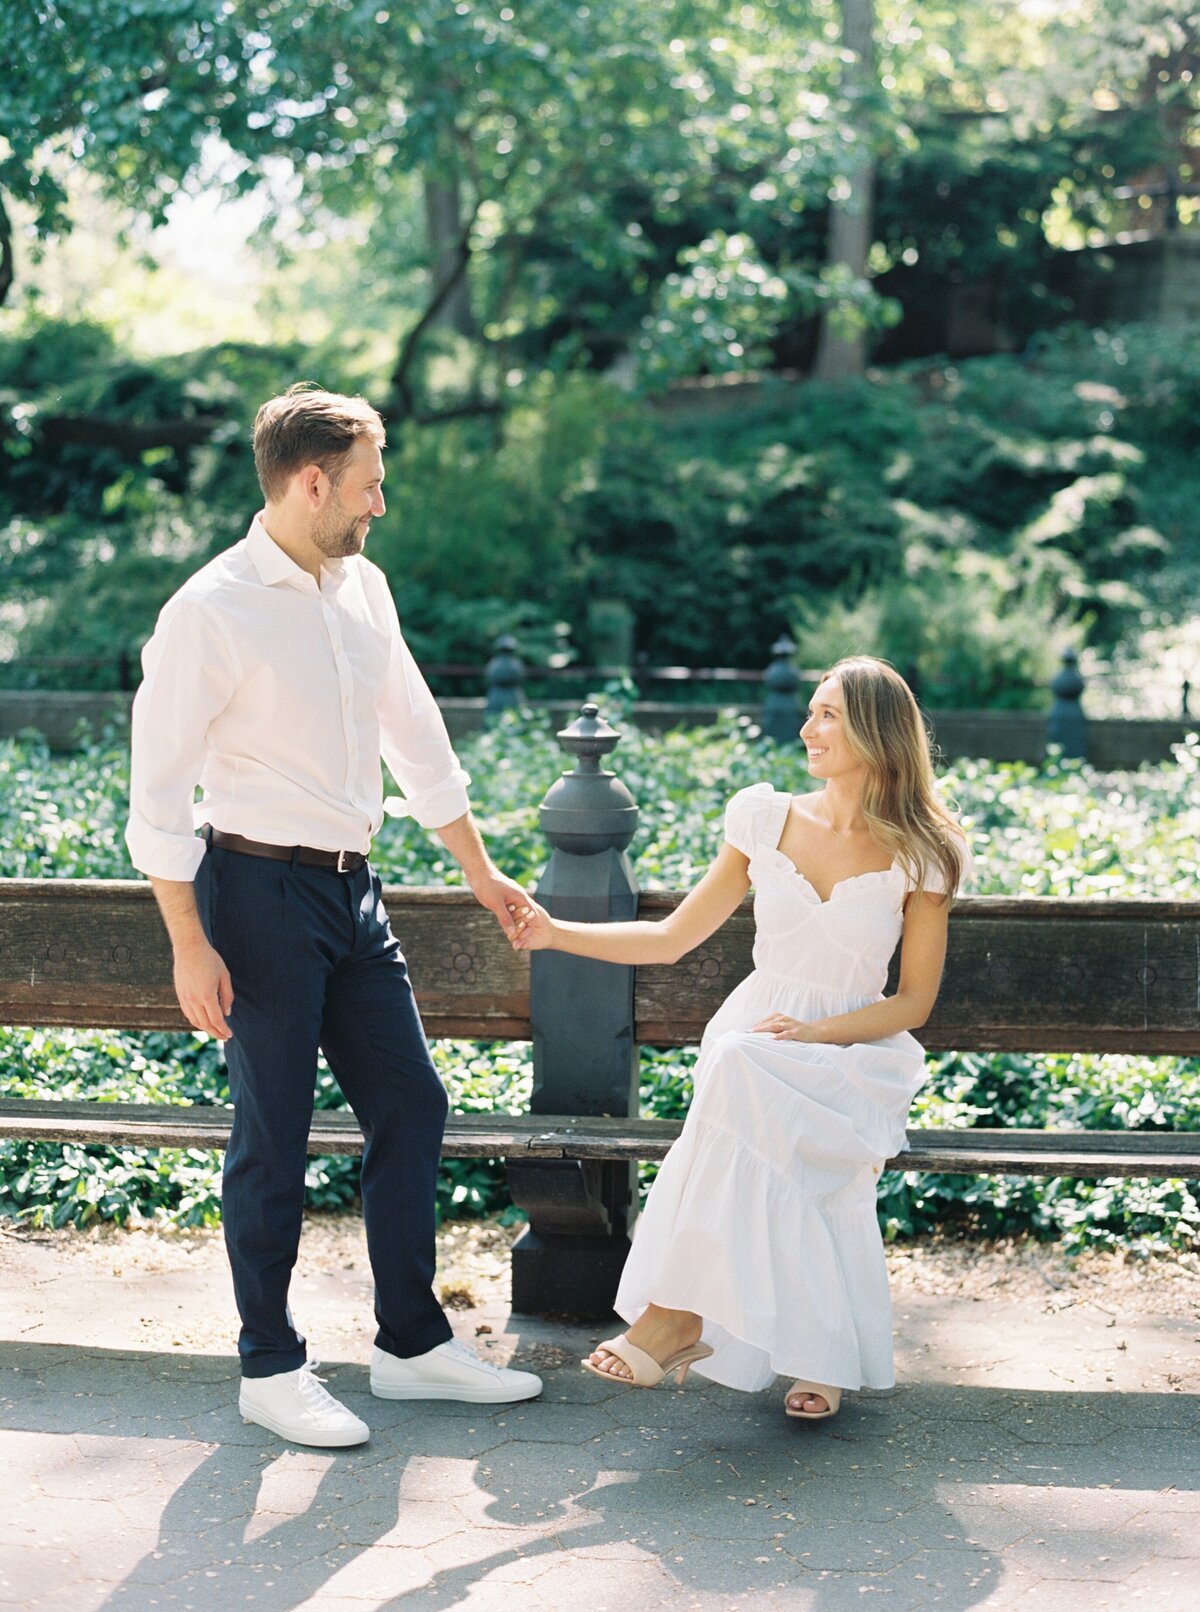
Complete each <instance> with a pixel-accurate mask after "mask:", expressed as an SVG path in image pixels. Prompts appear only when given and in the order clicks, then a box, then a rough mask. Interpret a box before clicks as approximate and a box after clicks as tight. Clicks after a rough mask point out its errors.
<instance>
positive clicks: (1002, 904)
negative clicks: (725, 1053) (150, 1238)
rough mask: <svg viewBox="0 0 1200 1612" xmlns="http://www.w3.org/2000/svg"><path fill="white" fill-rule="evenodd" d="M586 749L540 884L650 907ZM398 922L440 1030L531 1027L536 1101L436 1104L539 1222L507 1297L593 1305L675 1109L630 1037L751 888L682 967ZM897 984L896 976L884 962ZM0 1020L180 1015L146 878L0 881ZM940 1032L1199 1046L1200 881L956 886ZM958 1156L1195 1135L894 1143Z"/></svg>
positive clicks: (727, 936)
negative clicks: (1042, 890)
mask: <svg viewBox="0 0 1200 1612" xmlns="http://www.w3.org/2000/svg"><path fill="white" fill-rule="evenodd" d="M559 739H560V742H561V743H562V745H563V748H564V749H566V750H568V751H569V752H570V753H571V754H573V755H575V757H576V758H577V765H576V767H575V769H574V770H573V771H572V772H568V773H566V774H564V775H563V776H562V777H561V778H559V779H558V780H557V782H556V783H554V784H553V785H552V786H551V788H550V790H549V791H548V793H547V795H546V798H545V800H544V802H543V804H542V806H541V809H540V822H541V826H542V829H543V830H544V832H545V833H546V836H547V838H548V840H549V841H550V844H551V846H552V848H553V849H552V854H551V857H550V861H549V864H548V866H547V870H546V873H545V875H544V876H543V878H542V880H541V881H540V882H539V885H538V891H539V895H540V896H541V897H542V899H544V900H545V901H546V903H547V905H548V906H549V907H550V910H551V911H554V912H557V913H559V914H560V915H562V916H566V917H574V918H621V917H631V916H633V915H634V913H635V912H636V913H638V914H640V915H641V916H643V917H649V918H654V917H661V916H662V915H663V914H665V913H666V912H668V911H669V910H670V909H671V907H672V906H673V905H674V904H675V903H677V902H679V901H680V900H681V899H682V895H681V893H679V892H665V893H656V894H641V895H639V894H638V893H637V891H636V885H635V883H634V875H633V870H632V867H631V866H630V864H629V862H628V860H627V858H626V857H625V847H626V846H628V845H629V843H630V841H631V839H632V836H633V834H634V831H635V829H636V825H637V818H638V812H637V807H636V806H635V805H634V802H633V800H632V798H631V797H630V795H629V794H628V792H627V791H626V790H625V789H624V787H623V786H622V785H621V784H620V782H619V780H618V779H617V778H616V777H615V775H614V774H613V773H611V772H608V771H606V770H604V769H603V768H602V767H601V765H600V763H601V760H602V758H604V757H605V756H606V755H607V754H608V752H610V751H611V750H612V749H613V747H614V746H615V744H616V743H617V740H618V739H619V735H618V734H617V733H616V732H615V731H614V730H613V729H612V728H610V727H608V725H607V724H606V723H605V722H604V721H603V719H602V718H600V717H599V716H598V713H597V708H596V707H595V706H594V705H591V704H588V705H585V706H584V707H583V710H582V714H581V716H580V718H579V719H577V720H576V721H575V722H574V723H572V724H571V725H570V726H569V727H568V728H566V729H565V730H564V731H563V732H562V733H560V735H559ZM386 900H387V906H388V911H389V914H390V916H391V920H392V925H393V928H394V929H395V931H396V933H397V935H398V936H399V937H400V940H401V944H402V945H403V947H404V951H405V954H406V956H407V958H408V963H409V968H410V971H411V975H412V980H413V986H414V989H415V991H416V996H417V1001H418V1003H419V1005H420V1008H421V1014H422V1017H423V1019H424V1023H425V1028H426V1031H427V1033H428V1034H429V1036H430V1037H431V1038H437V1037H448V1036H454V1037H465V1038H469V1039H473V1040H482V1041H495V1040H532V1041H533V1045H534V1087H533V1098H532V1102H531V1112H529V1113H527V1114H522V1115H511V1114H504V1113H494V1114H457V1115H452V1116H451V1117H450V1121H449V1125H448V1127H447V1131H446V1138H445V1144H444V1153H445V1155H446V1156H447V1157H449V1158H471V1157H474V1158H500V1159H503V1160H504V1161H505V1166H506V1169H507V1172H508V1179H509V1185H510V1188H511V1190H512V1195H513V1198H514V1200H515V1201H516V1202H517V1203H518V1204H519V1205H520V1206H521V1207H522V1208H524V1209H526V1210H527V1211H528V1212H529V1215H530V1227H529V1229H528V1231H527V1232H526V1233H525V1234H523V1236H522V1239H521V1240H520V1241H519V1242H518V1244H517V1245H516V1246H515V1247H514V1250H513V1259H514V1263H513V1298H514V1307H515V1308H517V1309H518V1310H524V1311H527V1312H532V1313H544V1312H545V1311H547V1310H551V1309H571V1310H575V1311H576V1312H578V1313H584V1311H585V1309H589V1310H590V1311H591V1313H598V1311H599V1310H603V1309H604V1308H605V1307H606V1305H607V1304H608V1303H609V1302H611V1297H612V1294H613V1293H614V1292H615V1286H616V1280H617V1276H618V1274H619V1271H620V1266H621V1262H622V1260H623V1258H624V1252H625V1250H626V1249H627V1247H628V1240H627V1231H628V1225H629V1222H630V1220H631V1215H632V1204H633V1202H634V1200H635V1197H636V1182H635V1180H634V1175H633V1172H634V1170H635V1169H636V1164H637V1162H638V1161H639V1160H656V1159H661V1158H662V1157H663V1156H664V1154H665V1153H666V1152H667V1149H668V1148H669V1147H670V1145H671V1143H672V1142H673V1141H674V1139H675V1137H676V1136H677V1135H678V1134H679V1128H680V1127H679V1123H678V1122H677V1121H672V1120H665V1119H641V1118H639V1117H637V1114H636V1108H637V1074H636V1064H637V1048H638V1046H639V1044H641V1045H649V1046H658V1047H676V1046H687V1045H691V1044H694V1043H696V1042H698V1041H699V1040H700V1037H701V1035H702V1033H703V1030H704V1027H705V1025H706V1023H707V1022H708V1020H709V1019H710V1018H711V1017H712V1015H713V1013H714V1012H715V1010H716V1008H717V1006H718V1005H719V1004H720V1003H721V1002H722V1001H723V1000H724V998H725V997H726V996H727V995H728V994H729V992H730V991H731V990H732V989H733V987H734V986H735V985H736V984H737V983H738V982H739V981H740V980H741V979H743V978H744V977H745V975H746V974H747V973H748V972H749V969H750V967H751V944H752V938H753V918H752V913H751V906H750V903H749V901H747V902H745V903H744V904H743V906H742V907H741V909H740V910H739V911H738V912H737V913H735V914H734V916H733V917H732V918H731V919H730V921H729V922H728V923H727V924H725V925H724V926H723V928H722V929H721V930H720V931H719V932H718V933H717V934H716V935H714V936H713V937H712V938H711V939H710V940H709V941H708V942H706V944H705V945H703V946H701V947H699V948H698V949H697V950H696V951H694V952H692V953H691V954H690V955H689V956H687V957H686V958H684V959H683V961H682V962H680V963H678V964H676V965H675V966H674V967H673V968H667V967H647V968H639V969H637V970H633V969H626V968H623V967H620V966H618V965H615V964H611V963H593V962H587V961H586V960H584V959H580V958H566V957H563V956H562V955H561V954H553V953H548V952H541V953H537V954H535V956H534V957H533V959H532V967H531V959H530V958H529V957H528V956H527V955H519V954H517V953H514V952H513V951H512V949H511V948H510V947H509V945H508V943H507V941H506V940H505V939H504V936H503V935H502V934H501V932H500V930H499V928H498V926H497V924H496V922H495V920H494V918H493V917H492V916H491V914H490V913H488V912H486V911H484V910H483V909H482V908H480V907H479V906H477V905H476V903H475V901H474V899H473V898H472V897H471V895H470V894H469V893H468V892H467V891H465V890H448V889H407V888H394V889H390V890H388V891H387V892H386ZM892 983H893V986H894V980H893V982H892ZM0 1022H2V1023H7V1024H11V1025H40V1026H58V1025H62V1026H76V1027H82V1028H87V1027H104V1028H113V1029H132V1030H165V1029H183V1028H185V1025H184V1021H183V1019H182V1018H181V1016H180V1012H179V1007H178V1004H177V1003H176V1000H175V995H174V990H173V988H172V983H171V959H170V951H169V946H168V942H167V937H166V933H165V930H164V928H163V925H162V922H161V920H160V918H159V915H158V912H157V909H156V907H155V904H154V900H153V897H152V895H151V891H150V888H149V886H148V885H146V884H144V883H141V882H137V881H108V880H66V879H42V880H22V879H8V880H0ZM921 1039H922V1040H923V1041H924V1043H925V1045H926V1046H927V1047H928V1048H929V1049H930V1050H931V1051H939V1050H957V1051H963V1052H1030V1053H1056V1052H1068V1053H1069V1052H1129V1053H1145V1054H1164V1053H1167V1054H1169V1053H1177V1054H1197V1053H1200V901H1197V902H1182V901H1181V902H1175V901H1140V900H1139V901H1113V900H1101V901H1096V900H1035V899H1021V900H1007V899H998V898H996V897H986V898H979V899H966V900H963V901H961V902H960V903H959V904H958V905H957V906H956V907H955V909H954V911H953V913H952V915H951V919H950V938H949V949H948V954H947V961H946V972H945V979H944V983H943V986H942V991H941V994H940V996H939V999H938V1003H937V1007H936V1009H935V1011H934V1014H933V1016H932V1018H931V1019H930V1021H929V1023H928V1024H927V1025H926V1026H925V1027H924V1029H923V1030H922V1031H921ZM231 1117H232V1111H231V1110H230V1109H227V1108H221V1107H216V1106H200V1105H197V1106H193V1107H189V1106H185V1105H175V1104H170V1103H163V1104H154V1105H136V1104H127V1103H114V1102H101V1101H86V1102H75V1101H61V1102H44V1101H43V1102H36V1101H26V1100H23V1099H12V1098H10V1099H7V1100H0V1137H10V1138H21V1139H23V1140H26V1141H45V1142H75V1143H95V1144H107V1145H113V1144H119V1145H134V1146H144V1147H184V1148H187V1147H216V1148H220V1147H223V1146H224V1145H225V1144H226V1142H227V1140H228V1136H229V1129H230V1123H231ZM362 1146H363V1140H362V1136H361V1133H360V1132H359V1129H358V1126H357V1123H356V1122H355V1120H354V1118H353V1116H352V1115H351V1114H349V1113H347V1112H337V1111H334V1112H330V1111H328V1110H318V1111H317V1113H316V1114H315V1116H314V1119H313V1124H312V1130H311V1134H310V1137H309V1151H310V1153H313V1154H318V1155H320V1154H335V1153H346V1154H353V1153H359V1152H361V1150H362ZM889 1163H890V1165H891V1166H892V1167H894V1168H896V1169H901V1170H906V1171H908V1170H929V1171H939V1172H944V1173H951V1174H962V1173H970V1174H1019V1175H1040V1176H1083V1177H1106V1176H1150V1177H1156V1178H1159V1179H1168V1180H1169V1179H1179V1178H1191V1179H1196V1178H1200V1135H1193V1134H1183V1133H1180V1132H1165V1131H1156V1130H1150V1129H1145V1130H1129V1131H1121V1132H1113V1133H1109V1132H1103V1131H1076V1130H1070V1131H1067V1130H1063V1131H1058V1130H1055V1131H1031V1130H1014V1129H988V1128H983V1127H975V1126H972V1127H970V1128H963V1129H943V1130H912V1131H910V1132H909V1143H908V1146H907V1147H906V1148H905V1150H904V1151H903V1152H902V1153H900V1154H899V1155H898V1156H897V1157H896V1158H894V1159H892V1160H890V1161H889Z"/></svg>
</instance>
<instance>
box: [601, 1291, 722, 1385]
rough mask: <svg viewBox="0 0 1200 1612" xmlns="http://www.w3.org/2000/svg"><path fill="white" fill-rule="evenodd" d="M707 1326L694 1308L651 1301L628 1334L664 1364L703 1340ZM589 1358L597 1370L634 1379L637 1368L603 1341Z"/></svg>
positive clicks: (627, 1379)
mask: <svg viewBox="0 0 1200 1612" xmlns="http://www.w3.org/2000/svg"><path fill="white" fill-rule="evenodd" d="M703 1330H704V1322H703V1321H702V1320H701V1318H700V1317H699V1316H698V1315H693V1314H692V1312H691V1311H690V1310H664V1309H662V1308H661V1307H660V1306H659V1305H657V1304H650V1305H647V1307H646V1309H645V1311H644V1313H643V1314H642V1315H640V1316H639V1317H638V1319H637V1320H636V1321H635V1322H634V1324H633V1325H632V1326H631V1327H630V1328H629V1331H628V1332H627V1333H626V1334H625V1335H626V1337H627V1338H628V1339H629V1341H630V1343H632V1344H634V1345H635V1346H636V1347H637V1348H639V1349H643V1350H644V1351H645V1352H646V1354H648V1355H650V1356H652V1358H653V1359H655V1360H657V1361H658V1362H659V1364H660V1365H661V1363H662V1362H663V1361H664V1360H669V1359H670V1358H671V1356H672V1355H674V1354H678V1352H679V1351H680V1350H681V1349H690V1348H691V1346H692V1345H693V1344H694V1343H699V1341H700V1334H701V1332H702V1331H703ZM588 1359H589V1361H590V1362H591V1364H592V1365H593V1366H594V1367H595V1368H596V1370H597V1371H604V1372H607V1373H608V1374H609V1376H611V1377H619V1378H621V1379H623V1380H624V1381H625V1382H632V1381H633V1372H632V1371H630V1369H629V1367H628V1366H627V1365H626V1363H625V1362H624V1361H623V1360H622V1359H621V1358H620V1357H619V1356H618V1355H615V1354H613V1353H611V1351H609V1350H608V1349H605V1348H604V1347H603V1346H602V1345H597V1347H596V1348H595V1349H593V1350H592V1352H591V1354H590V1355H589V1356H588Z"/></svg>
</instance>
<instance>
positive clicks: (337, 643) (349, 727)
mask: <svg viewBox="0 0 1200 1612" xmlns="http://www.w3.org/2000/svg"><path fill="white" fill-rule="evenodd" d="M322 605H323V608H324V611H325V624H326V627H327V629H328V632H329V642H330V644H331V645H332V648H333V660H334V665H335V666H336V667H337V677H338V688H339V689H340V691H341V702H342V735H343V737H344V738H345V741H346V793H347V794H348V795H349V796H350V798H351V799H353V798H354V795H355V793H356V790H355V779H356V777H357V774H358V735H357V733H356V732H355V727H354V679H353V676H352V675H351V671H350V662H349V660H348V659H347V658H346V651H345V646H344V644H343V641H342V623H341V618H340V616H339V613H338V610H337V608H336V606H335V605H334V604H333V603H332V602H331V601H328V600H323V601H322Z"/></svg>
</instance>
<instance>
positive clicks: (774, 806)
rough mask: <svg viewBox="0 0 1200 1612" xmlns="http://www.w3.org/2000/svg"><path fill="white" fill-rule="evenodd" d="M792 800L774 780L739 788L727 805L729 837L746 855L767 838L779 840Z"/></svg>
mask: <svg viewBox="0 0 1200 1612" xmlns="http://www.w3.org/2000/svg"><path fill="white" fill-rule="evenodd" d="M790 800H791V797H790V796H788V795H784V794H781V793H780V792H779V791H778V790H776V789H775V788H774V787H773V786H772V785H771V784H751V785H750V786H749V787H748V788H746V789H739V790H738V792H737V794H736V795H734V796H733V797H732V799H731V800H730V802H729V804H728V805H727V806H726V808H725V838H726V840H727V841H728V843H729V844H730V845H732V846H733V847H734V849H735V850H738V851H741V853H742V855H743V856H753V855H754V852H755V849H756V847H757V846H759V845H762V844H763V843H764V842H765V843H766V844H768V845H775V844H777V843H778V841H779V836H780V835H781V834H782V833H783V821H784V818H785V817H786V816H787V809H788V805H789V804H790Z"/></svg>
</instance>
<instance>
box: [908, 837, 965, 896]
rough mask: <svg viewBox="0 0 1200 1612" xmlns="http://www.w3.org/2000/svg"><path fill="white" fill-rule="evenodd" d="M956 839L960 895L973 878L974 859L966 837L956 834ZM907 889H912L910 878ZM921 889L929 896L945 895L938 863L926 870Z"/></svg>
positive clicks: (944, 881)
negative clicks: (960, 864)
mask: <svg viewBox="0 0 1200 1612" xmlns="http://www.w3.org/2000/svg"><path fill="white" fill-rule="evenodd" d="M956 838H957V840H958V848H959V851H960V852H961V854H962V859H963V864H962V878H961V879H959V881H958V891H957V894H958V895H962V894H963V893H964V891H965V890H966V888H967V885H968V884H970V882H971V880H972V879H973V878H974V876H975V858H974V856H973V855H972V852H971V846H970V842H969V841H968V839H967V837H966V835H965V834H958V835H957V836H956ZM908 887H909V889H910V890H911V889H913V888H914V886H913V882H912V879H911V878H910V879H909V881H908ZM923 888H924V890H925V891H926V893H927V894H928V895H931V896H940V895H944V894H945V893H946V879H945V876H944V875H943V873H942V869H941V866H940V864H939V863H937V862H931V863H930V864H929V866H928V868H927V869H926V870H925V882H924V885H923Z"/></svg>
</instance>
